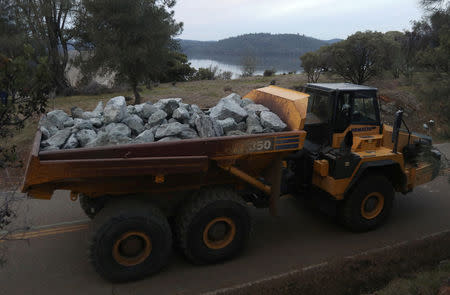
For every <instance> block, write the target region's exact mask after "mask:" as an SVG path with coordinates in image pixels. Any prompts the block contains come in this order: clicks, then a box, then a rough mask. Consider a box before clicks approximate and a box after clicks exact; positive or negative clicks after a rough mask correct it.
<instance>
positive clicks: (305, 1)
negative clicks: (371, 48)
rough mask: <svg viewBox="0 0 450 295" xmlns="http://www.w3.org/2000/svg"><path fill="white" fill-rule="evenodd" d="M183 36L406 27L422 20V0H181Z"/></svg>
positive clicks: (334, 34) (326, 33) (334, 33)
mask: <svg viewBox="0 0 450 295" xmlns="http://www.w3.org/2000/svg"><path fill="white" fill-rule="evenodd" d="M174 10H175V19H176V20H177V21H182V22H183V23H184V31H183V33H182V34H181V36H180V38H182V39H189V40H202V41H206V40H220V39H224V38H227V37H232V36H237V35H242V34H247V33H293V34H297V33H299V34H304V35H306V36H310V37H314V38H318V39H322V40H328V39H333V38H341V39H345V38H347V36H349V35H351V34H353V33H355V32H357V31H365V30H372V31H380V32H387V31H393V30H397V31H403V30H405V29H410V28H411V21H412V20H419V19H420V18H421V16H422V14H423V13H422V10H421V8H420V6H419V3H418V0H359V1H355V0H340V1H337V0H178V2H177V4H176V6H175V8H174Z"/></svg>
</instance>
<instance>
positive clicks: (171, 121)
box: [167, 118, 178, 123]
mask: <svg viewBox="0 0 450 295" xmlns="http://www.w3.org/2000/svg"><path fill="white" fill-rule="evenodd" d="M175 122H178V121H177V120H176V119H174V118H170V119H169V120H168V121H167V123H175Z"/></svg>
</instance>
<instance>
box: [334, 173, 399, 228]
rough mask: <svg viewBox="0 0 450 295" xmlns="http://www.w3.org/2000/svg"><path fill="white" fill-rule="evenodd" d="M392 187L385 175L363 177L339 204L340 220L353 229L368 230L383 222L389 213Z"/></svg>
mask: <svg viewBox="0 0 450 295" xmlns="http://www.w3.org/2000/svg"><path fill="white" fill-rule="evenodd" d="M394 194H395V192H394V188H393V187H392V184H391V183H390V182H389V180H387V179H386V177H384V176H381V175H369V176H366V177H364V178H363V179H362V180H361V181H359V183H358V184H356V186H355V187H354V188H353V189H352V190H351V192H350V193H349V194H348V195H347V196H346V198H345V200H344V201H343V203H342V204H341V207H340V212H339V217H340V220H341V222H342V223H343V224H344V225H345V226H346V227H348V228H350V229H351V230H353V231H368V230H372V229H375V228H377V227H379V226H380V225H382V224H384V223H385V222H386V220H387V219H388V218H389V216H390V215H391V211H392V205H393V200H394Z"/></svg>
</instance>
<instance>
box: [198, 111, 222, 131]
mask: <svg viewBox="0 0 450 295" xmlns="http://www.w3.org/2000/svg"><path fill="white" fill-rule="evenodd" d="M216 124H217V122H216ZM217 125H218V124H217ZM195 127H196V128H197V132H198V135H199V136H200V137H214V136H218V135H217V134H216V130H215V128H214V127H215V126H214V122H213V119H212V118H211V117H210V116H208V115H205V114H199V115H198V117H196V119H195Z"/></svg>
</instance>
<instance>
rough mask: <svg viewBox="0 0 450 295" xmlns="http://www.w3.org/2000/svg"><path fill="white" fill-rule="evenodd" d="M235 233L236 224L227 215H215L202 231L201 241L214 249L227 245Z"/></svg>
mask: <svg viewBox="0 0 450 295" xmlns="http://www.w3.org/2000/svg"><path fill="white" fill-rule="evenodd" d="M235 235H236V225H235V223H234V221H233V220H232V219H231V218H229V217H217V218H214V219H213V220H211V221H210V222H209V223H208V224H207V225H206V227H205V229H204V231H203V242H204V243H205V245H206V246H207V247H208V248H210V249H214V250H218V249H222V248H225V247H226V246H228V245H229V244H230V243H231V242H232V241H233V239H234V237H235Z"/></svg>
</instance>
